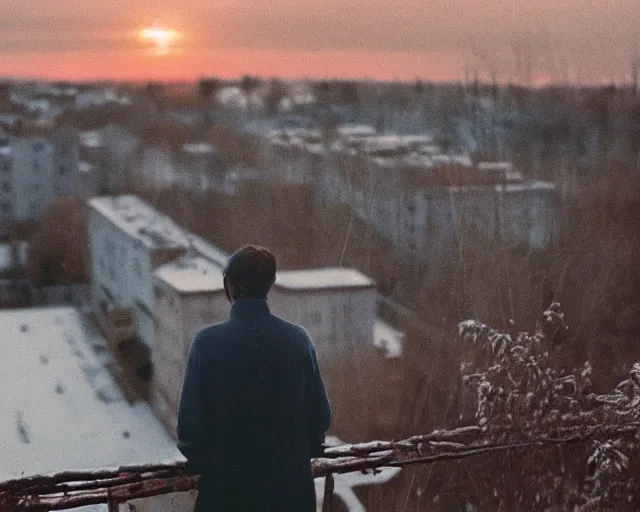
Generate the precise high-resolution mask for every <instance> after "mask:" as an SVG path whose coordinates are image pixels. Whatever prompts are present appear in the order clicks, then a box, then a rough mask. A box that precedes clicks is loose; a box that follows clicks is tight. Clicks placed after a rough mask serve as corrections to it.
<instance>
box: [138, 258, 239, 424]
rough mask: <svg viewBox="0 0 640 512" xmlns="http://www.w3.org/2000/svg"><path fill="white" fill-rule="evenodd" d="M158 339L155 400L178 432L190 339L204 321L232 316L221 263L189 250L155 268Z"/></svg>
mask: <svg viewBox="0 0 640 512" xmlns="http://www.w3.org/2000/svg"><path fill="white" fill-rule="evenodd" d="M153 276H154V294H155V313H156V318H157V322H156V344H155V347H154V350H153V353H152V362H153V368H154V372H153V380H152V386H151V401H152V404H153V406H154V408H155V410H156V412H157V414H158V416H159V417H160V419H162V421H163V422H164V424H165V425H166V427H167V429H168V430H169V431H170V432H175V429H176V422H177V414H178V405H179V402H180V387H181V384H182V379H183V376H184V371H185V369H186V361H187V356H188V354H189V348H190V346H191V340H192V339H193V336H194V335H195V333H196V332H197V331H198V330H199V329H201V328H202V327H204V326H206V325H210V324H213V323H218V322H223V321H225V320H226V319H227V318H228V316H229V302H228V301H227V298H226V296H225V294H224V286H223V284H222V270H221V268H220V266H218V265H216V264H215V263H213V262H211V261H210V260H208V259H206V258H204V257H203V256H201V255H197V254H195V253H194V252H193V251H192V252H191V254H186V255H185V256H183V257H181V258H178V259H177V260H175V261H172V262H171V263H167V264H165V265H162V266H160V267H158V268H157V269H156V270H155V271H154V273H153Z"/></svg>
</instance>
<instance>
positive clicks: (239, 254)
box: [223, 245, 276, 302]
mask: <svg viewBox="0 0 640 512" xmlns="http://www.w3.org/2000/svg"><path fill="white" fill-rule="evenodd" d="M223 275H224V291H225V293H226V294H227V298H228V299H229V301H230V302H233V301H234V300H237V299H265V298H266V297H267V293H268V292H269V289H270V288H271V285H273V283H274V281H275V280H276V259H275V257H274V256H273V254H271V252H270V251H269V250H268V249H265V248H264V247H259V246H256V245H245V246H244V247H243V248H242V249H239V250H237V251H236V252H234V253H233V254H232V255H231V256H230V257H229V261H228V262H227V266H226V267H225V269H224V272H223Z"/></svg>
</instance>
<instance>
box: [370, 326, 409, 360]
mask: <svg viewBox="0 0 640 512" xmlns="http://www.w3.org/2000/svg"><path fill="white" fill-rule="evenodd" d="M404 336H405V334H404V333H403V332H401V331H398V330H397V329H394V328H393V327H391V326H390V325H389V324H387V323H386V322H383V321H382V320H376V323H375V324H374V326H373V346H374V347H376V348H379V349H380V350H382V351H383V352H384V353H385V357H386V358H387V359H397V358H399V357H401V356H402V344H403V341H404Z"/></svg>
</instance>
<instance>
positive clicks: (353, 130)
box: [338, 123, 376, 137]
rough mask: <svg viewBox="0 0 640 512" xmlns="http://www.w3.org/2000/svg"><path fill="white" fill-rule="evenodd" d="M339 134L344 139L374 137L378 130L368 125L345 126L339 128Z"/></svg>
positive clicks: (353, 124) (354, 124)
mask: <svg viewBox="0 0 640 512" xmlns="http://www.w3.org/2000/svg"><path fill="white" fill-rule="evenodd" d="M338 133H339V134H340V135H342V136H343V137H373V136H375V135H376V129H375V128H374V127H373V126H371V125H368V124H356V123H352V124H343V125H340V126H338Z"/></svg>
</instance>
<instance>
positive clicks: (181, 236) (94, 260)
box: [88, 196, 189, 349]
mask: <svg viewBox="0 0 640 512" xmlns="http://www.w3.org/2000/svg"><path fill="white" fill-rule="evenodd" d="M88 205H89V220H88V229H89V243H90V251H91V272H92V279H91V283H92V295H93V309H94V311H95V312H96V314H97V316H98V318H99V319H100V320H101V321H102V322H105V323H108V322H109V315H108V312H109V310H110V308H112V307H114V306H122V307H125V308H128V309H129V310H130V311H131V313H132V315H133V318H134V319H135V325H136V331H137V335H138V337H139V339H140V340H141V341H142V342H143V343H144V344H145V345H146V346H147V347H148V348H149V349H152V347H153V346H154V340H155V327H154V320H155V313H154V307H155V303H154V289H153V277H152V272H153V270H154V269H155V268H157V267H159V266H160V265H163V264H164V263H167V262H169V261H172V260H174V259H175V258H177V257H178V256H180V255H182V254H183V253H184V252H185V251H186V249H187V247H188V246H189V242H188V238H187V234H186V232H185V231H184V230H183V229H181V228H180V227H179V226H178V225H176V224H175V223H174V222H173V221H172V220H171V219H169V218H168V217H165V216H163V215H160V214H159V213H158V212H157V211H156V210H154V209H153V208H151V207H150V206H148V205H147V204H146V203H144V202H143V201H141V200H140V199H138V198H137V197H135V196H119V197H96V198H93V199H90V200H89V201H88Z"/></svg>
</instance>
